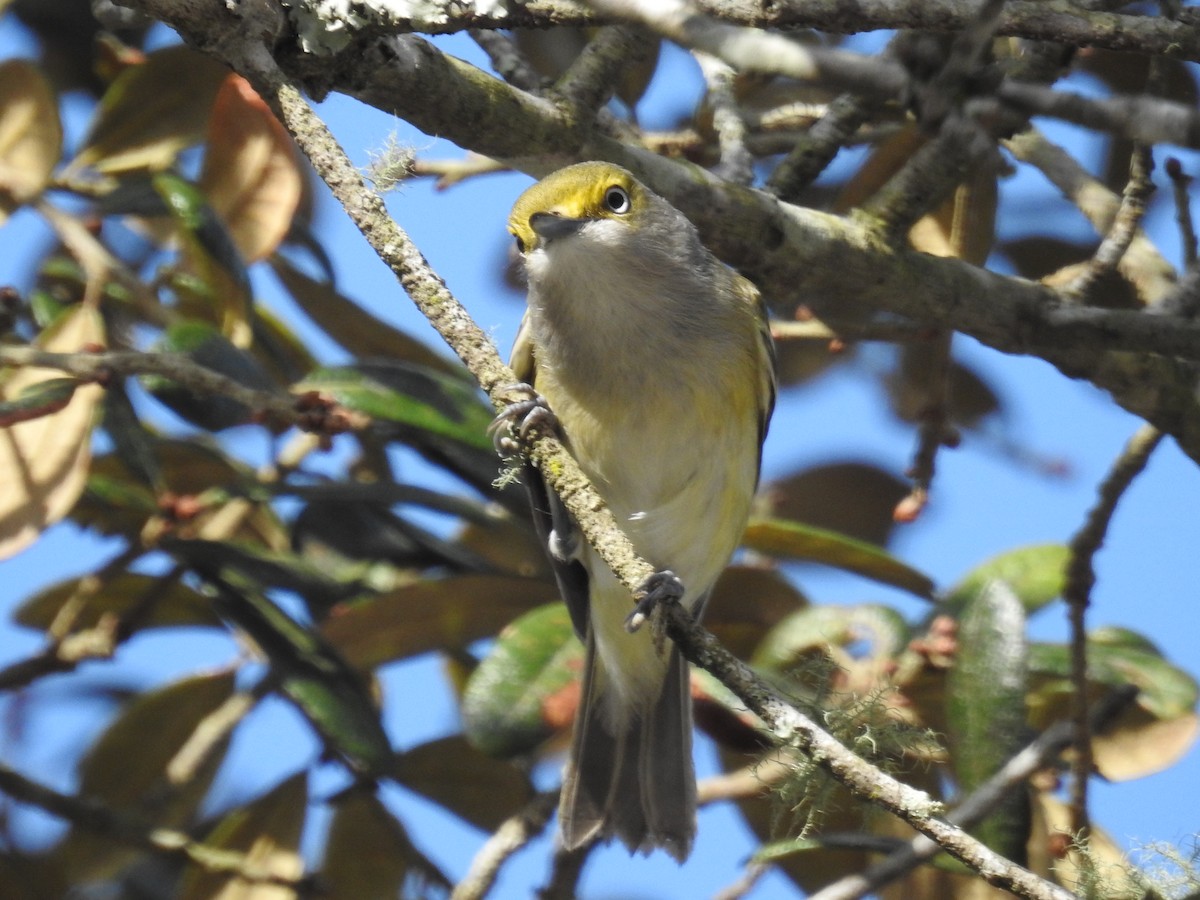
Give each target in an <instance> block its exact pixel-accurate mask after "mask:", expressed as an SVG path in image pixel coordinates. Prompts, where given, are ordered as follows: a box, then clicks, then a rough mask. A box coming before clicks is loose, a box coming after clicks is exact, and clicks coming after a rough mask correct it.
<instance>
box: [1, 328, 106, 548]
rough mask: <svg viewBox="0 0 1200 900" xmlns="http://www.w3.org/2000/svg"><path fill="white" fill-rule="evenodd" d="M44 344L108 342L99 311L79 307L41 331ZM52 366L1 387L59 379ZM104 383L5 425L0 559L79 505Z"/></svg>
mask: <svg viewBox="0 0 1200 900" xmlns="http://www.w3.org/2000/svg"><path fill="white" fill-rule="evenodd" d="M38 343H39V345H40V346H41V347H42V348H43V349H45V350H50V351H54V352H58V353H74V352H76V351H78V350H80V349H82V348H83V347H84V346H86V345H89V344H91V345H98V344H103V343H104V323H103V321H102V320H101V318H100V314H99V313H97V312H96V311H95V310H94V309H91V308H90V307H85V306H80V307H77V308H76V309H74V310H72V311H71V312H68V313H66V314H65V315H64V316H63V317H62V318H60V319H59V320H58V321H56V322H55V323H54V324H53V325H51V326H50V327H49V328H48V329H46V331H45V332H44V333H43V334H42V337H41V339H40V340H39V342H38ZM61 375H62V373H61V372H57V371H54V370H50V369H35V368H28V369H20V370H18V371H16V372H14V373H13V374H12V375H11V377H9V378H8V379H6V380H5V381H4V383H3V385H2V386H0V390H2V392H3V398H4V399H12V398H14V397H16V396H18V395H19V394H20V393H21V392H22V391H24V390H26V389H28V388H29V387H30V386H32V385H35V384H39V383H41V382H43V381H47V380H49V379H51V378H60V377H61ZM102 396H103V388H101V387H100V386H99V385H95V384H85V385H81V386H80V387H79V389H78V390H76V391H75V394H74V396H73V397H72V398H71V401H70V403H68V404H67V405H66V406H65V407H63V408H62V409H60V410H59V411H57V412H55V413H52V414H51V415H47V416H41V417H40V418H36V419H30V420H28V421H25V422H20V423H18V424H16V425H13V426H12V427H10V428H4V429H0V559H6V558H7V557H10V556H12V555H13V554H15V553H18V552H19V551H21V550H23V549H25V548H26V547H28V546H29V545H30V544H32V543H33V542H34V540H36V539H37V536H38V535H39V534H41V533H42V531H44V530H45V529H46V528H47V527H49V526H50V525H53V524H54V523H55V522H57V521H58V520H59V519H61V518H62V517H63V516H65V515H66V514H67V513H68V512H70V511H71V507H73V506H74V505H75V501H76V500H78V499H79V495H80V494H81V493H82V492H83V488H84V485H85V483H86V482H87V475H88V468H89V465H90V463H91V458H92V454H91V437H92V422H93V420H94V418H95V412H96V405H97V404H98V403H99V402H100V399H101V397H102Z"/></svg>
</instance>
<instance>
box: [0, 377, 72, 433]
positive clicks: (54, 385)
mask: <svg viewBox="0 0 1200 900" xmlns="http://www.w3.org/2000/svg"><path fill="white" fill-rule="evenodd" d="M77 387H79V381H78V380H77V379H75V378H47V379H46V380H45V381H38V382H35V383H34V384H29V385H26V386H25V387H24V388H23V389H22V390H21V391H20V393H18V394H17V396H16V397H14V398H13V399H11V400H3V401H0V428H11V427H12V426H13V425H16V424H17V423H18V422H28V421H29V420H31V419H40V418H41V417H42V416H49V415H53V414H54V413H56V412H58V411H59V410H61V409H64V408H65V407H66V405H67V404H68V403H70V402H71V398H72V397H74V396H75V389H76V388H77Z"/></svg>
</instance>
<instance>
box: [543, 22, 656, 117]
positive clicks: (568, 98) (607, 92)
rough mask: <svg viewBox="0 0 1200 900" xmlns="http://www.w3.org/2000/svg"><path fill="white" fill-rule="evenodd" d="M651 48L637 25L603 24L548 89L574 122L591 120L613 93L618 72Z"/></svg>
mask: <svg viewBox="0 0 1200 900" xmlns="http://www.w3.org/2000/svg"><path fill="white" fill-rule="evenodd" d="M653 48H654V41H653V39H652V38H651V37H650V35H649V34H648V33H647V32H645V31H643V30H641V29H640V28H633V27H630V26H628V25H610V26H609V27H607V28H602V29H601V30H600V31H599V32H598V33H597V34H596V36H595V37H594V38H592V39H591V40H590V41H588V43H587V45H586V46H585V47H584V48H583V51H582V52H581V53H580V54H579V56H578V57H577V58H576V59H575V61H574V62H573V63H571V65H570V67H569V68H568V69H567V71H566V72H564V73H563V74H562V77H560V78H559V79H558V81H557V82H555V84H554V88H553V90H552V92H551V93H552V95H553V97H554V99H556V100H558V101H559V103H561V104H563V105H564V106H565V107H566V108H567V109H569V110H570V111H571V114H572V116H573V118H574V119H575V121H576V122H578V123H581V124H582V123H584V122H590V121H591V120H592V119H594V118H595V117H596V113H597V112H599V111H600V109H601V107H603V106H604V104H605V103H606V102H608V99H609V98H610V97H611V96H612V95H613V92H614V90H615V89H616V84H617V81H618V80H619V79H620V77H621V75H622V74H623V73H624V72H625V71H627V70H628V68H629V67H630V66H631V65H636V64H637V63H639V62H641V61H642V60H643V59H645V58H646V57H647V56H648V55H649V54H650V53H651V52H652V50H653Z"/></svg>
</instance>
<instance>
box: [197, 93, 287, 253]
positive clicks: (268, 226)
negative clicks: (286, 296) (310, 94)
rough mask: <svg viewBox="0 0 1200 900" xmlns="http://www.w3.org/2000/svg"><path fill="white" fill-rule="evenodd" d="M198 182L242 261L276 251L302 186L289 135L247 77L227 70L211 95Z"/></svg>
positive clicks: (284, 233)
mask: <svg viewBox="0 0 1200 900" xmlns="http://www.w3.org/2000/svg"><path fill="white" fill-rule="evenodd" d="M207 143H208V148H207V151H206V152H205V155H204V168H203V171H202V172H201V175H200V188H201V189H202V190H203V191H204V193H205V195H206V196H207V198H208V202H209V203H210V204H211V205H212V208H213V209H214V210H216V211H217V213H218V214H219V215H220V216H221V218H223V219H224V220H225V224H226V226H227V227H228V228H229V232H230V235H231V236H232V238H233V241H234V243H235V244H237V248H238V250H239V251H240V252H241V254H242V258H243V259H244V260H245V261H246V262H247V263H252V262H255V261H256V260H260V259H264V258H265V257H267V256H270V255H271V254H272V253H273V252H275V248H276V247H278V246H279V244H280V242H281V241H282V240H283V238H284V236H285V235H286V234H287V232H288V229H289V228H290V227H291V224H292V218H293V217H294V216H295V214H296V208H297V207H298V206H299V203H300V195H301V193H302V192H303V189H304V176H303V175H302V174H301V171H300V165H299V162H298V161H297V159H296V152H295V149H294V147H293V146H292V141H291V138H290V137H288V133H287V131H286V130H285V129H284V127H283V125H282V124H280V122H279V120H278V119H277V118H275V116H274V114H273V113H272V112H271V110H270V108H269V107H268V106H267V104H266V103H265V102H264V101H263V99H262V98H261V97H260V96H259V95H258V94H257V93H256V92H255V91H254V88H252V87H251V86H250V83H249V82H248V81H246V79H244V78H242V77H241V76H240V75H230V76H228V77H227V78H226V79H225V81H224V83H223V84H222V85H221V89H220V90H219V91H217V96H216V100H214V101H213V108H212V117H211V118H210V119H209V123H208V142H207Z"/></svg>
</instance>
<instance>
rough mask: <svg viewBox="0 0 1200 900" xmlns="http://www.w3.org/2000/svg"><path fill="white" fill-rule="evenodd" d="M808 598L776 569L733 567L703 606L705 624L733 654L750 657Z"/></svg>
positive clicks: (720, 580)
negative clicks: (779, 624)
mask: <svg viewBox="0 0 1200 900" xmlns="http://www.w3.org/2000/svg"><path fill="white" fill-rule="evenodd" d="M807 605H808V600H807V599H806V598H805V597H804V595H803V594H801V593H800V592H799V591H797V590H796V589H795V587H793V586H792V584H791V582H789V581H788V580H787V579H786V578H785V577H784V576H783V575H781V574H779V572H777V571H775V570H773V569H759V568H751V567H749V566H730V567H729V568H728V569H726V570H725V571H724V572H723V573H722V574H721V577H720V578H718V579H717V584H716V586H715V587H714V588H713V592H712V596H711V597H710V598H709V600H708V603H707V605H706V606H705V608H704V626H705V627H706V628H707V629H708V630H709V631H711V632H712V633H713V634H715V635H716V636H717V638H718V639H719V640H720V641H721V643H722V644H723V645H724V646H725V649H727V650H728V651H729V652H730V653H732V654H734V656H738V657H741V658H742V659H748V658H749V657H750V655H751V654H752V653H753V652H754V648H755V647H757V646H758V642H759V641H761V640H762V638H763V635H765V634H766V633H767V631H769V630H770V628H771V627H772V626H773V625H775V624H777V623H778V622H779V621H780V620H781V619H783V618H784V617H785V616H787V615H789V614H791V613H794V612H795V611H796V610H798V609H803V608H804V607H805V606H807Z"/></svg>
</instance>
